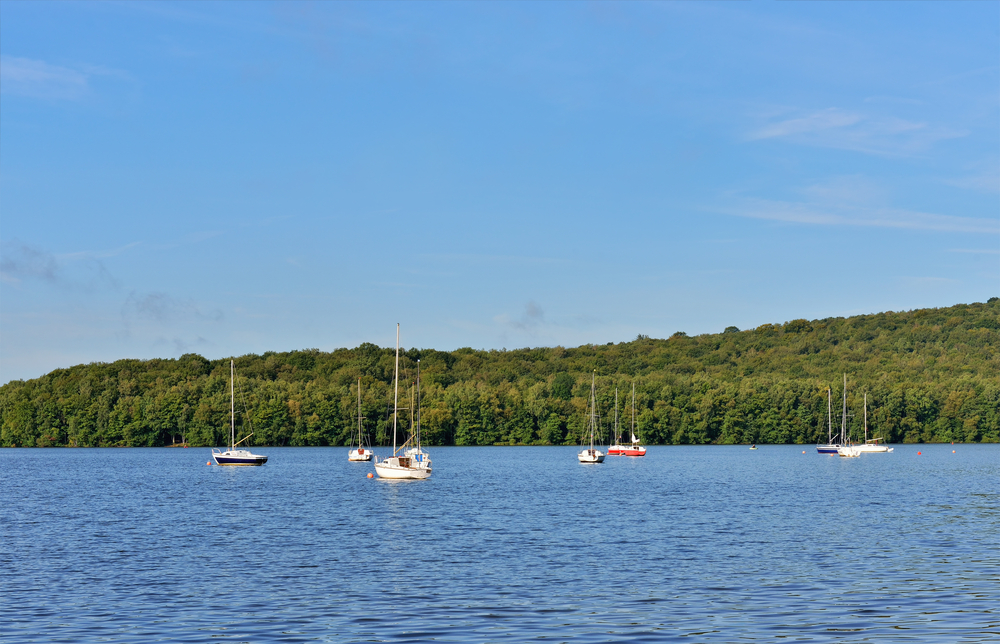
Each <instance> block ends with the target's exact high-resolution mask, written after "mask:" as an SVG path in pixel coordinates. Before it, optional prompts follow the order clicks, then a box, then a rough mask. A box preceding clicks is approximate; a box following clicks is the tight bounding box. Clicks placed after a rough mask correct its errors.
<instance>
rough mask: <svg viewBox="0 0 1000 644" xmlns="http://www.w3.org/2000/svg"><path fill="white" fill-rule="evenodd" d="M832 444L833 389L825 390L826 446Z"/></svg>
mask: <svg viewBox="0 0 1000 644" xmlns="http://www.w3.org/2000/svg"><path fill="white" fill-rule="evenodd" d="M832 442H833V389H831V388H830V387H827V388H826V444H827V445H829V444H830V443H832Z"/></svg>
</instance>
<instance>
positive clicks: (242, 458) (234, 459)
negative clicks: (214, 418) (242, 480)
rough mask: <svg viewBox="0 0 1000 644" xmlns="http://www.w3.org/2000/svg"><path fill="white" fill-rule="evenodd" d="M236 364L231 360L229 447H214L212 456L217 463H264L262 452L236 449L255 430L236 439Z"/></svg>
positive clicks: (265, 459)
mask: <svg viewBox="0 0 1000 644" xmlns="http://www.w3.org/2000/svg"><path fill="white" fill-rule="evenodd" d="M235 383H236V366H235V364H234V363H233V361H232V360H230V361H229V399H230V403H229V449H227V450H226V451H224V452H223V451H220V450H219V448H217V447H213V448H212V458H213V459H214V460H215V464H216V465H263V464H264V463H266V462H267V457H266V456H262V455H260V454H252V453H250V450H246V449H236V448H237V447H239V444H240V443H242V442H243V441H245V440H246V439H248V438H250V436H253V431H251V432H250V434H249V435H248V436H245V437H243V438H241V439H240V440H239V442H237V441H236V389H235Z"/></svg>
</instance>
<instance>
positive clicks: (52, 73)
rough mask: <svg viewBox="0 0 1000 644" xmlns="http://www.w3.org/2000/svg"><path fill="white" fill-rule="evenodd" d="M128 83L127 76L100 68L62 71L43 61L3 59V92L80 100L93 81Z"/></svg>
mask: <svg viewBox="0 0 1000 644" xmlns="http://www.w3.org/2000/svg"><path fill="white" fill-rule="evenodd" d="M98 76H109V77H116V78H120V79H128V78H129V75H128V74H127V73H126V72H123V71H121V70H117V69H111V68H108V67H101V66H97V65H77V66H75V67H63V66H60V65H52V64H50V63H47V62H45V61H43V60H34V59H31V58H19V57H16V56H4V55H0V92H3V93H4V94H11V95H16V96H28V97H31V98H42V99H50V100H79V99H82V98H84V97H85V96H87V94H88V93H89V92H90V89H91V82H90V81H91V79H92V78H94V77H98Z"/></svg>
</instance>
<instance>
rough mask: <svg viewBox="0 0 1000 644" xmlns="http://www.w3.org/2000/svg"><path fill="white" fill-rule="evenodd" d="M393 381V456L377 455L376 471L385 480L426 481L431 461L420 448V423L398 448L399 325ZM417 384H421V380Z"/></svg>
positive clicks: (397, 327)
mask: <svg viewBox="0 0 1000 644" xmlns="http://www.w3.org/2000/svg"><path fill="white" fill-rule="evenodd" d="M393 380H394V393H393V402H392V406H393V410H392V456H389V457H387V458H383V459H380V458H379V457H378V455H376V456H375V471H376V472H377V473H378V475H379V478H383V479H426V478H428V477H430V475H431V459H430V457H429V455H428V454H427V452H425V451H424V450H423V449H422V448H421V446H420V431H419V429H418V428H419V423H418V424H417V425H415V426H414V428H413V431H412V432H411V434H410V437H409V438H408V439H406V441H405V442H404V443H403V444H402V445H400V446H398V447H397V446H396V443H397V438H396V436H397V434H396V432H397V417H398V416H399V324H397V325H396V371H395V375H394V377H393ZM417 382H418V383H419V379H418V381H417ZM418 386H419V385H418ZM418 407H419V404H418ZM400 452H402V455H401V454H400Z"/></svg>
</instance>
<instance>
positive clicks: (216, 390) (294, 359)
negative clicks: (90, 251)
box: [0, 298, 1000, 447]
mask: <svg viewBox="0 0 1000 644" xmlns="http://www.w3.org/2000/svg"><path fill="white" fill-rule="evenodd" d="M998 348H1000V300H998V299H997V298H991V299H990V301H989V302H987V303H986V304H980V303H976V304H969V305H957V306H953V307H949V308H942V309H922V310H917V311H910V312H904V313H892V312H889V313H879V314H876V315H861V316H856V317H851V318H829V319H825V320H812V321H807V320H793V321H791V322H787V323H785V324H773V325H772V324H765V325H763V326H760V327H758V328H756V329H753V330H748V331H740V330H738V329H736V328H735V327H729V328H728V329H726V331H725V332H723V333H720V334H713V335H702V336H697V337H688V336H686V335H685V334H683V333H677V334H674V335H673V336H672V337H670V338H669V339H665V340H658V339H652V338H648V337H645V336H639V337H638V338H636V339H635V340H633V341H631V342H624V343H619V344H613V343H609V344H607V345H586V346H582V347H577V348H572V349H567V348H563V347H555V348H536V349H518V350H510V351H508V350H501V351H476V350H472V349H467V348H466V349H458V350H456V351H451V352H442V351H435V350H431V349H406V350H405V351H403V353H402V358H401V363H402V365H403V367H404V369H403V375H402V377H401V385H400V389H401V393H400V398H401V400H400V406H401V407H411V404H410V402H409V400H410V396H411V393H410V392H411V385H412V383H413V381H414V379H415V376H416V361H417V360H418V359H419V360H420V370H421V394H422V401H421V415H422V432H423V438H424V442H425V443H428V444H431V445H493V444H503V445H515V444H539V443H540V444H562V443H576V442H578V440H579V438H580V435H581V434H582V433H583V430H584V426H585V423H584V419H585V415H586V408H587V399H588V396H589V391H590V378H591V374H592V373H594V372H595V370H596V374H597V384H598V398H599V410H600V413H601V421H602V425H603V426H604V427H605V434H606V435H607V434H608V433H609V432H608V427H609V426H610V424H611V422H612V418H613V413H614V412H613V410H614V388H615V386H616V385H617V386H618V387H619V398H620V413H621V414H622V416H623V422H624V423H625V424H626V426H627V424H628V423H629V422H630V409H629V405H630V396H631V386H632V384H633V383H634V384H635V391H636V427H637V432H636V433H637V434H639V435H640V436H641V437H642V439H643V440H644V441H646V442H647V443H651V444H657V443H659V444H663V443H671V444H683V443H693V444H705V443H747V442H758V443H814V442H816V441H817V440H820V439H822V440H824V441H825V439H826V433H827V427H826V422H827V394H826V390H827V387H830V388H832V391H833V408H834V412H833V416H834V431H835V432H836V431H838V430H839V418H840V413H839V411H840V396H841V391H842V384H841V383H842V374H844V373H846V374H847V386H848V405H849V409H850V412H851V413H852V414H853V415H852V416H851V418H850V419H849V425H850V428H851V432H852V434H853V436H855V437H857V436H859V435H860V433H861V431H862V429H861V424H862V397H863V395H864V394H865V393H867V394H868V420H869V427H870V428H871V429H872V431H874V432H875V433H877V434H879V435H880V436H883V437H885V438H887V439H888V440H889V441H892V442H933V441H965V442H975V441H989V442H997V441H1000V352H998ZM393 358H394V350H393V349H392V348H380V347H377V346H375V345H372V344H363V345H361V346H359V347H357V348H355V349H337V350H335V351H333V352H330V353H325V352H321V351H318V350H306V351H293V352H290V353H270V352H269V353H265V354H264V355H262V356H257V355H246V356H241V357H238V358H236V369H237V376H238V377H237V384H238V385H239V388H238V391H242V397H243V398H244V399H245V402H246V407H247V408H248V409H249V410H250V413H249V420H250V421H251V422H252V428H253V431H254V436H253V438H252V439H251V440H250V443H251V444H254V445H342V444H345V442H346V441H347V440H348V437H349V435H350V431H351V428H352V427H353V426H355V424H356V422H357V420H356V418H357V387H358V379H359V378H360V380H361V393H362V413H363V415H364V416H365V418H366V420H365V425H366V428H367V429H368V431H369V433H370V435H372V436H373V437H374V438H375V441H376V443H379V444H385V443H386V442H389V443H391V441H392V436H391V427H392V425H391V418H390V416H389V413H388V412H389V405H390V404H391V398H392V391H391V388H390V387H391V381H392V371H393ZM237 400H238V403H237V409H240V408H241V407H242V403H241V402H239V401H240V394H239V393H238V396H237ZM408 413H409V412H408V411H407V412H403V414H404V415H405V414H408ZM246 421H247V419H246V418H239V419H238V420H237V423H238V424H239V425H240V427H238V430H237V431H238V432H240V435H241V436H243V435H245V434H247V433H249V431H250V429H249V428H250V425H249V424H247V423H246ZM402 422H403V425H404V426H406V425H408V423H409V417H408V416H407V417H406V418H403V419H402ZM228 434H229V360H228V359H225V360H213V361H210V360H206V359H205V358H203V357H201V356H199V355H195V354H187V355H184V356H182V357H180V358H178V359H176V360H159V359H157V360H120V361H118V362H115V363H112V364H103V363H95V364H89V365H79V366H76V367H71V368H69V369H58V370H56V371H53V372H52V373H50V374H48V375H46V376H43V377H41V378H38V379H35V380H30V381H27V382H24V381H14V382H10V383H8V384H6V385H4V386H3V387H2V388H0V445H3V446H7V447H10V446H63V445H70V446H74V445H75V446H157V445H165V444H171V443H173V442H181V441H187V442H189V443H190V444H191V445H223V444H225V443H226V441H227V438H228Z"/></svg>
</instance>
